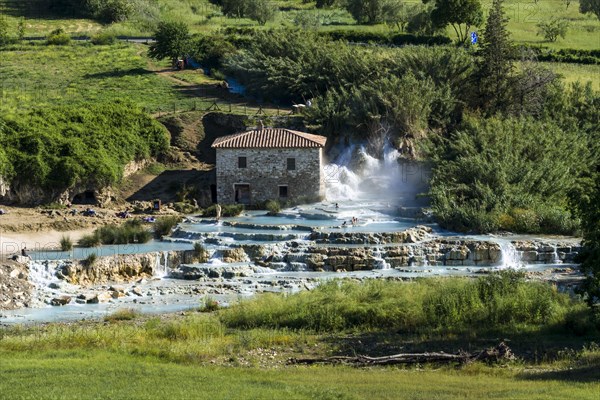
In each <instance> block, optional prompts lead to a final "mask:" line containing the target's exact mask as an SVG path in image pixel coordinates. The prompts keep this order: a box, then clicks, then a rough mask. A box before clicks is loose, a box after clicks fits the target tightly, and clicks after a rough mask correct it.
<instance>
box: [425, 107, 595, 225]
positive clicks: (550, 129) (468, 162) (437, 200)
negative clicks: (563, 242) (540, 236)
mask: <svg viewBox="0 0 600 400" xmlns="http://www.w3.org/2000/svg"><path fill="white" fill-rule="evenodd" d="M586 143H587V138H585V137H584V136H583V133H572V132H567V131H566V130H563V129H561V128H560V127H559V126H557V125H556V124H554V123H553V122H551V121H535V120H532V119H529V118H503V119H500V118H490V119H487V120H483V121H482V120H473V119H470V120H468V121H467V122H466V123H464V124H463V126H462V127H460V128H459V129H458V130H457V131H456V132H455V133H453V134H452V135H451V137H450V138H449V140H448V141H446V142H445V146H443V147H442V148H440V147H437V151H439V152H440V153H434V154H433V156H434V158H436V165H435V167H434V169H433V174H432V179H431V189H430V195H431V198H432V206H433V211H434V214H435V216H436V218H437V220H438V222H439V223H440V224H441V225H442V226H443V227H445V228H448V229H452V230H458V231H470V230H474V231H478V232H491V231H495V230H497V229H498V228H502V229H507V230H511V231H515V232H521V233H528V232H529V233H539V232H549V233H551V232H552V231H553V230H554V229H558V231H554V232H573V231H575V230H576V229H575V227H576V226H577V223H578V222H577V220H576V219H574V218H573V217H572V216H571V215H570V214H569V213H568V211H567V210H566V206H562V207H561V206H560V205H565V204H568V201H569V196H570V195H571V193H572V192H573V191H576V190H578V189H579V185H580V184H581V181H580V180H579V179H578V176H579V175H580V174H582V173H583V172H584V171H585V170H586V169H587V168H588V167H587V165H586V162H585V160H586V159H587V157H588V154H589V149H588V148H586ZM565 154H566V156H565ZM565 157H567V158H568V159H569V160H568V161H567V160H566V159H565Z"/></svg>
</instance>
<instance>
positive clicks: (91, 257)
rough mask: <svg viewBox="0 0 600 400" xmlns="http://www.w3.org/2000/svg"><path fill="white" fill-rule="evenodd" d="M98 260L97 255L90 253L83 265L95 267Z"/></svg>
mask: <svg viewBox="0 0 600 400" xmlns="http://www.w3.org/2000/svg"><path fill="white" fill-rule="evenodd" d="M97 259H98V255H97V254H96V253H90V254H89V255H88V256H87V257H86V258H85V259H84V260H83V263H84V264H85V265H86V266H88V267H91V266H92V265H94V263H95V262H96V260H97Z"/></svg>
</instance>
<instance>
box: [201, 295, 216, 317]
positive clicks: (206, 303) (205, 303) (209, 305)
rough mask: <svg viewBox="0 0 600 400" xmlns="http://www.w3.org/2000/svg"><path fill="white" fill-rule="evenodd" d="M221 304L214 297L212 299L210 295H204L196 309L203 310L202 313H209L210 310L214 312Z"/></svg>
mask: <svg viewBox="0 0 600 400" xmlns="http://www.w3.org/2000/svg"><path fill="white" fill-rule="evenodd" d="M220 308H221V306H220V305H219V302H218V301H217V300H215V299H213V298H212V297H210V296H207V297H205V298H204V299H202V302H201V305H200V308H199V309H198V311H200V312H203V313H210V312H214V311H217V310H218V309H220Z"/></svg>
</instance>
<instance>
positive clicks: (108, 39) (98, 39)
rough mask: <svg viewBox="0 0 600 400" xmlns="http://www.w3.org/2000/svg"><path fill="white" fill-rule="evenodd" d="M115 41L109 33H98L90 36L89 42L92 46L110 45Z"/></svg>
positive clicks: (114, 37)
mask: <svg viewBox="0 0 600 400" xmlns="http://www.w3.org/2000/svg"><path fill="white" fill-rule="evenodd" d="M116 41H117V37H116V36H115V35H114V34H113V33H110V32H100V33H98V34H96V35H94V36H92V39H91V42H92V44H94V45H97V46H98V45H110V44H114V43H115V42H116Z"/></svg>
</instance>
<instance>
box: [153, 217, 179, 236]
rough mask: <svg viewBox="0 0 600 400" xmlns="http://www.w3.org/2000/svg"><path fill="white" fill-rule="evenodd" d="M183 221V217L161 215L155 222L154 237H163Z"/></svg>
mask: <svg viewBox="0 0 600 400" xmlns="http://www.w3.org/2000/svg"><path fill="white" fill-rule="evenodd" d="M180 221H181V217H178V216H169V217H160V218H158V219H157V220H156V222H155V223H154V227H153V229H154V237H156V238H159V239H160V238H161V237H163V236H167V235H169V234H170V233H171V230H172V229H173V228H174V227H175V226H176V225H177V224H178V223H179V222H180Z"/></svg>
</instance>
